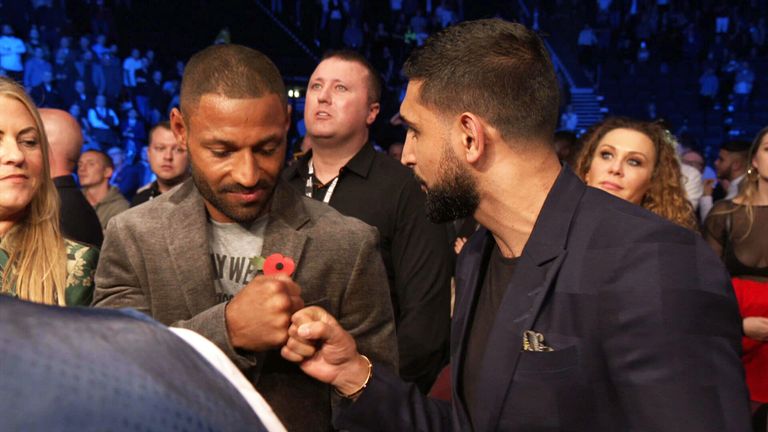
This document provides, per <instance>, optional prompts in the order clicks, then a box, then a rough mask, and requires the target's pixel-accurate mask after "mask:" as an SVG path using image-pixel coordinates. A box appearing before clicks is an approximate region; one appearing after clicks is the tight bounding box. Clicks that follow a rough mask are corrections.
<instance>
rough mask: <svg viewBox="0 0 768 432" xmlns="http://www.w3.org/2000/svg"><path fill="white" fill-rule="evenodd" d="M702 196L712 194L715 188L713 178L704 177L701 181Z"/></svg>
mask: <svg viewBox="0 0 768 432" xmlns="http://www.w3.org/2000/svg"><path fill="white" fill-rule="evenodd" d="M703 186H704V196H712V192H714V190H715V179H706V180H704V182H703Z"/></svg>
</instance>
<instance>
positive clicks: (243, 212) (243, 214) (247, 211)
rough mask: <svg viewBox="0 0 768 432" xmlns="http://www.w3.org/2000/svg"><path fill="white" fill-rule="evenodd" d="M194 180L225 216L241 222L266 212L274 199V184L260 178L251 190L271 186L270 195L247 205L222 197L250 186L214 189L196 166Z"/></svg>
mask: <svg viewBox="0 0 768 432" xmlns="http://www.w3.org/2000/svg"><path fill="white" fill-rule="evenodd" d="M192 180H193V181H194V182H195V186H196V187H197V190H198V191H199V192H200V195H202V196H203V198H204V199H205V200H206V201H208V202H209V203H211V205H213V206H214V207H216V209H217V210H218V211H220V212H222V213H223V214H224V216H226V217H228V218H229V219H232V220H233V221H235V222H237V223H240V224H250V223H251V222H253V221H255V220H256V219H258V218H259V217H261V216H262V215H263V214H264V213H266V211H267V208H268V207H269V203H270V201H271V200H272V196H271V195H272V194H273V193H274V191H275V185H274V184H272V183H271V182H267V181H261V180H260V181H259V182H258V183H257V184H256V186H255V187H253V188H250V190H253V189H265V188H269V190H270V196H269V197H268V198H267V200H266V201H265V202H263V203H260V202H254V203H251V204H248V205H245V206H235V205H232V204H230V203H228V202H227V201H226V200H224V199H223V198H222V197H223V195H224V194H226V193H227V192H244V191H247V190H249V188H245V187H243V186H241V185H239V184H233V185H225V186H221V187H220V188H219V190H218V191H214V190H213V188H211V186H210V185H209V184H208V182H207V181H206V180H205V177H203V176H202V175H201V174H200V173H199V172H198V170H196V169H195V167H194V166H193V167H192Z"/></svg>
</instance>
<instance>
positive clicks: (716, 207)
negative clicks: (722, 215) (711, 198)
mask: <svg viewBox="0 0 768 432" xmlns="http://www.w3.org/2000/svg"><path fill="white" fill-rule="evenodd" d="M738 206H739V204H737V203H736V202H734V200H729V199H721V200H718V201H715V203H714V204H713V205H712V210H710V212H709V214H710V215H711V214H715V215H716V214H717V213H719V212H728V211H731V210H733V209H735V208H736V207H738Z"/></svg>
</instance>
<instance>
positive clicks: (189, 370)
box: [0, 295, 265, 432]
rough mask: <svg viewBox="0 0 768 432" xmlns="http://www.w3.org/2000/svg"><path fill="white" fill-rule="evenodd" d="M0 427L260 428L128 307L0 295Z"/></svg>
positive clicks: (229, 392)
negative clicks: (52, 303) (49, 303)
mask: <svg viewBox="0 0 768 432" xmlns="http://www.w3.org/2000/svg"><path fill="white" fill-rule="evenodd" d="M0 411H1V412H2V415H0V430H4V431H107V430H108V431H126V432H128V431H140V430H169V431H171V430H186V431H212V430H213V431H264V430H265V429H264V426H263V425H262V423H261V421H260V420H259V418H258V416H257V415H256V413H255V412H254V411H253V409H252V408H251V407H250V405H248V403H247V402H246V401H245V399H244V398H243V397H242V396H241V395H240V393H239V392H238V391H237V390H236V389H235V387H234V386H233V385H232V384H230V382H229V381H227V380H226V378H224V377H223V376H222V375H221V374H220V373H219V372H218V371H217V370H216V369H215V368H214V367H213V366H212V365H211V364H209V363H208V361H207V360H205V359H204V358H203V357H202V356H201V355H200V354H198V353H197V351H195V349H194V348H192V347H191V346H189V345H188V344H187V343H186V342H184V341H183V340H182V339H181V338H179V337H178V336H176V335H175V334H173V333H172V332H171V331H169V330H168V328H166V327H165V326H163V325H162V324H160V323H158V322H155V321H153V320H151V319H149V318H148V317H146V315H143V314H141V313H139V312H135V311H131V310H127V309H126V310H123V311H113V310H104V309H87V308H62V307H55V306H43V305H39V304H34V303H29V302H24V301H21V300H17V299H14V298H11V297H8V296H5V295H0Z"/></svg>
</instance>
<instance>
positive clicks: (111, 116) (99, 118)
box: [88, 94, 120, 148]
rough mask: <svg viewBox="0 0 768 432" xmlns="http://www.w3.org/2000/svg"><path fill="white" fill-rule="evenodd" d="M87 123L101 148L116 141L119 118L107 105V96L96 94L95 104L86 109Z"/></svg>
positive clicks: (114, 143)
mask: <svg viewBox="0 0 768 432" xmlns="http://www.w3.org/2000/svg"><path fill="white" fill-rule="evenodd" d="M88 124H90V128H91V134H92V136H93V138H94V139H95V140H96V141H98V142H99V144H101V147H102V148H106V147H109V146H113V145H116V144H117V143H118V140H117V134H116V133H115V130H116V129H117V127H118V126H120V120H119V119H118V118H117V114H115V111H114V110H112V108H109V107H108V106H107V98H106V97H105V96H104V95H102V94H100V95H98V96H96V106H94V107H93V108H91V109H89V110H88Z"/></svg>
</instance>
